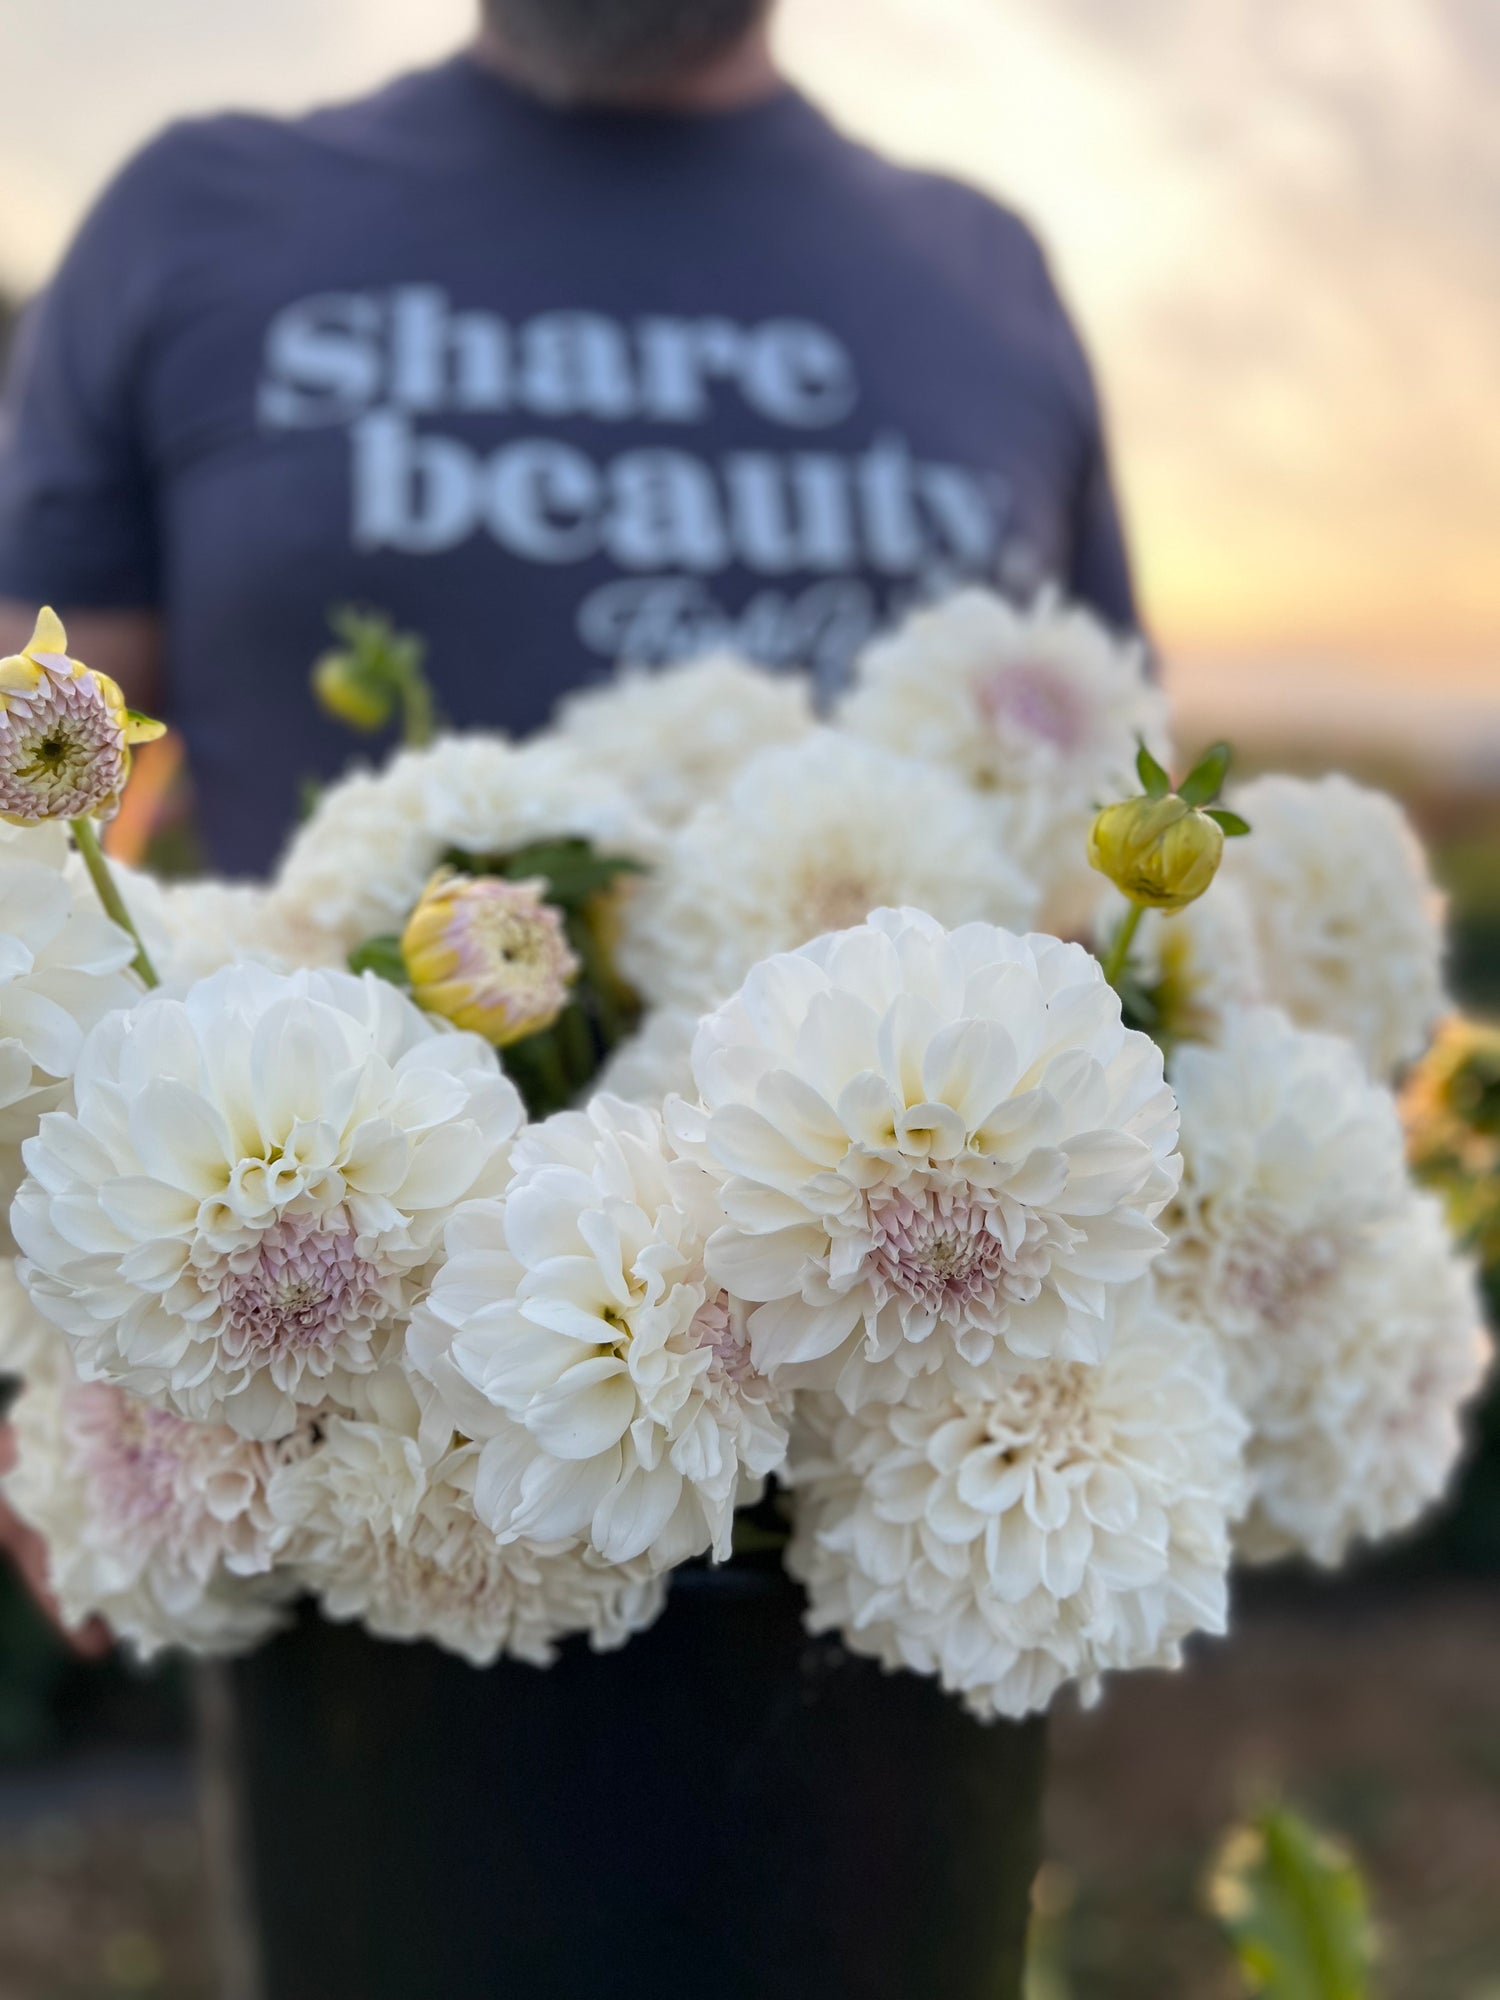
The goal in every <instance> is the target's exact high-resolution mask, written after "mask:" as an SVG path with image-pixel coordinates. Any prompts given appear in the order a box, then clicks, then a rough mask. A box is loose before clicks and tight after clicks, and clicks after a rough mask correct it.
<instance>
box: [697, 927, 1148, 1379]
mask: <svg viewBox="0 0 1500 2000" xmlns="http://www.w3.org/2000/svg"><path fill="white" fill-rule="evenodd" d="M693 1066H694V1071H695V1074H696V1077H697V1083H698V1089H699V1092H700V1093H701V1100H702V1101H701V1104H700V1105H698V1106H696V1107H689V1106H687V1105H685V1104H682V1105H679V1106H677V1107H675V1108H674V1109H673V1110H672V1111H671V1114H670V1115H671V1118H672V1121H673V1123H674V1126H675V1127H676V1129H677V1130H678V1132H679V1134H680V1136H681V1139H682V1142H683V1143H684V1144H686V1145H688V1146H690V1147H692V1148H693V1149H694V1150H695V1151H696V1153H697V1154H698V1156H699V1157H701V1158H703V1159H704V1160H705V1161H708V1162H711V1163H712V1166H713V1168H714V1170H715V1171H716V1172H717V1173H718V1174H719V1175H720V1176H721V1177H722V1180H723V1190H722V1195H721V1200H722V1202H723V1207H724V1213H725V1221H724V1224H723V1226H722V1227H721V1228H720V1229H718V1230H717V1231H716V1232H715V1233H714V1235H713V1237H712V1238H711V1239H710V1242H709V1245H708V1252H707V1268H708V1271H709V1274H710V1276H711V1277H712V1278H713V1279H715V1280H716V1281H717V1282H718V1283H719V1284H720V1285H722V1286H723V1287H724V1288H725V1290H726V1291H727V1292H729V1293H730V1294H731V1295H732V1296H734V1297H736V1298H740V1299H744V1300H748V1301H751V1302H753V1303H754V1305H755V1310H754V1311H753V1313H752V1314H751V1315H750V1319H749V1335H750V1343H751V1352H752V1355H753V1358H754V1362H755V1365H756V1367H757V1368H758V1369H760V1370H761V1372H762V1373H763V1374H766V1375H768V1376H770V1377H772V1379H777V1380H779V1379H781V1377H782V1371H784V1370H786V1369H788V1368H790V1369H792V1370H793V1371H795V1372H794V1374H793V1376H792V1378H791V1379H792V1380H794V1381H796V1382H797V1383H799V1384H801V1383H804V1382H805V1383H807V1384H809V1385H810V1386H814V1387H832V1386H836V1387H837V1389H838V1392H839V1394H840V1395H841V1396H842V1397H843V1398H844V1399H845V1401H846V1402H847V1403H848V1404H849V1406H850V1407H851V1408H857V1407H859V1406H860V1405H862V1404H863V1403H864V1402H866V1401H868V1400H871V1399H875V1400H892V1401H899V1400H902V1399H903V1398H904V1397H906V1396H907V1394H908V1393H909V1390H910V1387H911V1382H912V1378H913V1377H918V1376H931V1375H934V1374H937V1373H939V1372H941V1373H942V1374H944V1375H945V1376H946V1377H948V1378H949V1379H950V1380H952V1381H956V1382H959V1383H961V1384H964V1385H967V1386H968V1387H971V1388H974V1389H976V1390H981V1391H982V1390H984V1389H985V1388H987V1387H991V1386H993V1384H994V1382H995V1381H996V1380H998V1379H1000V1378H1001V1377H1002V1376H1003V1375H1004V1374H1006V1373H1007V1372H1010V1371H1013V1370H1014V1369H1015V1368H1016V1367H1017V1366H1018V1365H1022V1364H1035V1363H1039V1362H1046V1361H1054V1360H1062V1361H1077V1362H1083V1363H1088V1364H1094V1363H1097V1362H1098V1361H1099V1360H1100V1359H1101V1358H1102V1356H1103V1354H1104V1352H1105V1351H1106V1349H1107V1346H1108V1343H1109V1337H1110V1326H1111V1314H1112V1302H1113V1298H1114V1295H1115V1293H1116V1292H1117V1290H1118V1288H1119V1287H1121V1286H1122V1285H1125V1284H1128V1283H1130V1282H1131V1281H1132V1280H1134V1279H1136V1278H1138V1277H1140V1276H1141V1275H1142V1274H1143V1273H1144V1272H1145V1270H1146V1269H1147V1268H1148V1267H1149V1265H1150V1263H1151V1261H1152V1259H1153V1258H1154V1257H1155V1256H1156V1254H1157V1252H1158V1251H1159V1250H1160V1249H1161V1248H1162V1246H1163V1244H1164V1242H1165V1238H1164V1237H1163V1235H1162V1234H1161V1232H1160V1230H1159V1229H1158V1228H1157V1227H1156V1223H1155V1218H1156V1216H1157V1215H1158V1214H1159V1213H1160V1211H1161V1209H1162V1208H1163V1206H1164V1205H1165V1203H1166V1202H1167V1201H1168V1199H1169V1198H1170V1196H1171V1195H1172V1193H1173V1192H1174V1190H1175V1188H1176V1186H1177V1178H1178V1174H1179V1171H1180V1162H1179V1161H1178V1159H1177V1157H1176V1154H1175V1151H1174V1148H1175V1144H1176V1134H1177V1110H1176V1105H1175V1103H1174V1101H1173V1098H1172V1093H1171V1091H1170V1090H1169V1089H1168V1088H1167V1086H1166V1083H1165V1081H1164V1079H1163V1075H1162V1059H1161V1055H1160V1052H1159V1051H1158V1050H1157V1049H1156V1048H1155V1046H1154V1045H1153V1044H1152V1043H1151V1042H1149V1041H1148V1040H1147V1039H1146V1037H1145V1036H1143V1035H1139V1034H1135V1033H1132V1032H1131V1031H1129V1030H1127V1029H1126V1028H1125V1026H1124V1025H1123V1023H1122V1021H1121V1017H1120V1005H1119V1001H1118V999H1117V997H1116V996H1115V994H1114V993H1112V992H1111V990H1110V989H1109V987H1108V986H1107V985H1106V984H1105V982H1104V979H1103V976H1102V974H1101V972H1100V969H1099V965H1098V963H1097V961H1096V960H1094V959H1093V958H1091V957H1090V956H1089V955H1088V953H1086V952H1084V951H1082V950H1081V949H1079V948H1078V947H1077V946H1073V945H1064V944H1060V943H1058V942H1057V940H1056V939H1054V938H1042V937H1033V938H1017V937H1013V936H1011V935H1010V934H1009V933H1008V932H1005V931H1000V930H995V929H993V928H992V927H990V926H988V925H984V924H971V925H969V926H967V927H966V928H965V929H963V930H959V931H954V932H952V933H951V934H950V933H948V932H945V931H944V930H943V929H942V927H941V925H939V924H937V923H935V922H934V921H933V919H932V918H930V917H928V916H925V915H923V914H922V913H920V912H917V911H911V910H904V911H895V910H881V911H877V912H876V914H875V915H874V916H873V917H872V918H871V920H870V922H869V923H868V924H865V925H862V926H860V927H859V928H858V929H856V930H851V931H845V932H842V933H840V934H838V935H835V936H831V937H825V938H821V939H819V940H818V941H817V942H816V943H815V944H812V945H808V946H807V947H805V948H804V949H803V950H801V951H798V952H793V953H790V954H788V955H787V956H785V957H782V958H777V959H772V960H770V961H768V962H767V963H766V964H764V965H762V966H760V967H758V968H757V969H756V971H755V972H753V973H752V974H751V976H750V978H749V980H748V981H747V982H746V984H745V987H744V990H743V991H742V993H740V994H739V995H738V996H737V997H736V998H735V999H734V1000H732V1001H730V1002H729V1004H728V1005H727V1006H725V1007H722V1008H721V1009H720V1010H719V1011H718V1013H717V1014H714V1015H711V1016H710V1017H709V1018H708V1019H707V1020H706V1021H705V1022H704V1024H703V1026H702V1028H701V1029H700V1031H699V1035H698V1039H697V1042H696V1045H695V1048H694V1055H693Z"/></svg>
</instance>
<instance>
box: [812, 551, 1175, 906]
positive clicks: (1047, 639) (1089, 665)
mask: <svg viewBox="0 0 1500 2000" xmlns="http://www.w3.org/2000/svg"><path fill="white" fill-rule="evenodd" d="M838 720H839V723H840V725H841V727H843V728H845V729H847V730H849V731H851V732H852V733H853V734H855V735H857V736H863V737H865V738H867V739H870V740H872V741H874V742H877V743H881V744H884V745H885V746H886V748H887V749H890V750H897V751H900V752H901V754H902V755H903V756H909V757H920V758H923V759H925V760H927V761H929V762H931V763H933V764H936V765H938V766H940V767H942V768H943V769H945V770H946V771H948V772H949V773H950V774H951V775H952V776H953V777H956V778H957V779H958V780H959V781H960V783H962V784H963V785H965V786H966V787H968V788H969V789H971V790H972V791H974V792H976V793H978V794H979V796H980V797H981V798H982V799H983V800H984V801H985V802H986V803H987V805H988V807H989V809H990V811H991V812H992V814H993V815H994V817H995V821H996V825H997V827H998V828H999V829H1000V831H1001V835H1002V838H1003V841H1004V844H1005V848H1006V852H1007V854H1008V856H1009V858H1010V861H1011V864H1012V866H1014V867H1016V868H1017V869H1019V870H1020V871H1021V872H1022V873H1024V874H1025V875H1027V876H1029V877H1030V878H1031V879H1032V880H1033V881H1034V882H1035V883H1036V885H1037V887H1038V888H1039V889H1040V891H1041V893H1042V896H1043V899H1044V901H1043V907H1044V909H1045V911H1046V918H1047V921H1046V928H1048V929H1053V930H1060V929H1062V928H1063V927H1064V926H1065V925H1070V926H1071V925H1076V924H1078V923H1079V922H1081V921H1083V920H1085V919H1086V917H1087V916H1088V914H1089V913H1090V911H1091V910H1093V909H1094V908H1095V907H1097V905H1098V903H1099V901H1100V898H1101V895H1102V893H1103V891H1102V885H1101V884H1099V883H1098V882H1090V880H1089V876H1088V868H1087V864H1086V862H1085V860H1084V843H1085V841H1086V839H1087V835H1088V829H1089V825H1090V823H1091V822H1092V820H1093V818H1094V815H1095V813H1096V812H1097V811H1098V809H1099V807H1100V806H1101V805H1103V804H1106V803H1107V802H1108V801H1109V800H1111V799H1116V798H1124V797H1128V796H1129V795H1130V794H1132V793H1133V792H1135V791H1136V790H1137V785H1136V780H1135V757H1136V751H1137V748H1138V747H1139V743H1140V740H1141V739H1142V738H1143V737H1144V738H1145V740H1146V741H1147V743H1148V744H1149V745H1150V747H1151V749H1152V750H1153V752H1155V753H1156V754H1157V755H1159V756H1161V757H1163V758H1165V756H1166V754H1167V751H1168V747H1169V745H1168V726H1167V703H1166V698H1165V696H1164V695H1163V694H1162V692H1161V690H1160V688H1158V687H1155V686H1153V684H1152V681H1151V676H1150V672H1149V663H1148V659H1147V655H1146V651H1145V648H1144V647H1143V646H1141V645H1140V644H1139V643H1138V642H1135V641H1125V640H1121V639H1118V638H1116V637H1115V635H1114V634H1112V633H1111V632H1110V631H1109V630H1108V629H1107V628H1106V627H1105V626H1103V625H1102V624H1100V623H1099V621H1098V620H1097V619H1096V618H1094V617H1092V616H1091V615H1090V614H1089V613H1088V612H1085V611H1082V610H1080V609H1078V608H1076V607H1074V606H1070V605H1066V604H1063V603H1061V602H1059V601H1058V600H1057V599H1056V598H1055V597H1043V598H1042V599H1040V600H1039V601H1038V602H1037V603H1036V604H1035V605H1033V606H1032V607H1030V608H1029V609H1027V610H1021V609H1018V608H1017V607H1016V606H1014V605H1011V604H1009V603H1007V602H1006V601H1005V600H1004V599H1003V598H1001V597H997V596H995V595H993V594H992V593H990V592H987V591H983V590H963V591H959V592H958V593H957V594H956V595H954V596H952V597H950V598H948V599H947V600H945V601H944V602H943V603H940V604H937V605H932V606H928V607H926V608H924V609H922V610H920V611H918V612H917V613H915V615H914V616H913V617H911V618H910V619H909V620H908V621H907V623H906V624H905V625H904V626H902V627H901V629H900V630H899V631H897V632H895V633H893V634H891V635H890V636H889V637H888V638H884V639H881V640H880V641H878V642H877V643H876V644H875V645H874V646H872V647H871V648H870V649H869V651H868V652H867V653H866V654H865V655H864V656H863V658H862V659H861V660H860V661H859V663H858V666H857V668H856V673H855V682H854V686H853V687H852V689H851V690H850V692H849V694H848V695H847V696H846V698H845V700H844V702H843V704H842V705H841V707H840V709H839V714H838Z"/></svg>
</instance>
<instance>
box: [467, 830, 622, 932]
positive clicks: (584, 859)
mask: <svg viewBox="0 0 1500 2000" xmlns="http://www.w3.org/2000/svg"><path fill="white" fill-rule="evenodd" d="M443 860H444V862H445V863H446V865H447V866H448V867H450V868H456V869H458V870H459V871H460V873H462V874H465V875H499V876H501V877H503V878H504V880H505V881H507V882H533V881H542V882H545V883H546V884H547V901H548V902H549V903H554V904H556V906H557V907H558V908H559V909H560V910H565V911H567V912H568V914H569V915H574V914H577V913H578V912H580V911H581V910H582V909H583V907H584V905H585V904H586V903H589V902H591V901H592V900H593V898H594V897H595V896H598V895H602V894H603V892H604V891H605V890H606V889H612V888H613V887H614V885H615V883H616V882H618V881H619V880H620V878H621V877H622V876H624V875H642V874H644V873H645V872H646V871H645V867H644V865H643V863H641V862H639V861H632V860H629V859H628V858H626V857H625V856H623V855H618V854H599V853H596V851H595V850H594V848H593V847H592V846H591V845H590V843H589V842H588V841H586V840H543V841H537V842H534V843H533V844H532V845H531V846H530V847H519V848H517V849H516V850H515V852H514V853H512V854H468V853H465V852H464V851H463V850H462V849H460V848H452V849H450V850H449V852H448V853H447V854H445V855H444V856H443Z"/></svg>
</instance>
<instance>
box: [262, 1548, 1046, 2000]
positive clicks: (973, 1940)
mask: <svg viewBox="0 0 1500 2000" xmlns="http://www.w3.org/2000/svg"><path fill="white" fill-rule="evenodd" d="M801 1610H802V1599H801V1594H800V1592H799V1591H798V1590H797V1588H796V1586H795V1585H793V1584H792V1583H791V1582H790V1581H789V1580H788V1579H786V1578H785V1577H784V1576H783V1575H782V1574H781V1572H780V1571H779V1570H777V1571H772V1570H761V1569H758V1568H756V1567H754V1566H748V1567H747V1566H742V1565H739V1564H736V1565H735V1566H734V1567H733V1568H731V1569H728V1570H724V1571H718V1572H713V1573H709V1572H700V1571H690V1572H685V1573H683V1574H681V1575H680V1576H679V1577H678V1578H677V1580H676V1582H675V1584H674V1588H673V1591H672V1597H671V1601H670V1604H669V1606H668V1609H667V1612H666V1614H665V1616H664V1617H663V1618H662V1620H661V1621H660V1623H659V1624H658V1625H657V1626H656V1627H655V1629H654V1630H652V1631H651V1632H648V1633H646V1634H645V1635H643V1636H642V1637H640V1638H637V1639H635V1640H634V1641H632V1643H631V1644H630V1645H629V1646H628V1647H626V1649H625V1650H624V1651H623V1652H621V1653H616V1654H610V1655H606V1656H603V1657H600V1656H597V1655H595V1654H592V1653H590V1652H588V1651H587V1650H586V1649H585V1648H584V1647H583V1646H582V1645H572V1646H570V1647H569V1648H568V1649H567V1650H566V1651H565V1653H564V1655H563V1658H562V1660H561V1661H560V1663H559V1664H558V1665H557V1666H556V1667H555V1668H553V1669H552V1670H551V1671H550V1672H547V1673H539V1672H537V1671H535V1670H534V1669H531V1668H528V1667H524V1666H517V1665H512V1664H509V1663H507V1664H503V1665H501V1666H500V1667H497V1668H495V1669H493V1670H492V1671H490V1672H487V1673H477V1672H475V1671H473V1670H472V1669H471V1668H469V1667H467V1666H465V1665H464V1664H463V1663H462V1662H461V1661H458V1660H455V1659H452V1658H450V1657H449V1656H447V1655H445V1654H443V1653H441V1652H438V1651H437V1650H435V1649H434V1648H432V1647H429V1646H414V1647H402V1646H394V1645H383V1644H380V1643H378V1642H376V1641H374V1640H372V1639H369V1638H367V1637H365V1636H364V1635H363V1634H361V1633H360V1632H359V1631H357V1630H353V1629H349V1628H340V1627H335V1626H330V1625H325V1624H323V1623H322V1622H320V1621H319V1620H317V1619H315V1618H313V1617H310V1616H309V1617H308V1618H307V1619H305V1620H304V1621H303V1622H302V1623H301V1624H299V1626H298V1627H297V1629H296V1630H295V1631H293V1632H291V1633H289V1634H288V1635H287V1636H286V1637H284V1638H282V1639H280V1640H278V1641H277V1642H276V1643H275V1644H273V1645H272V1646H270V1647H268V1648H267V1649H266V1650H265V1651H263V1652H261V1653H259V1654H257V1655H255V1656H253V1657H252V1658H250V1659H248V1660H246V1661H243V1662H241V1663H240V1664H238V1665H237V1666H235V1667H234V1668H233V1669H232V1670H231V1675H230V1688H231V1711H230V1713H231V1718H232V1723H231V1734H230V1742H229V1744H228V1746H226V1747H227V1748H228V1749H229V1751H230V1761H231V1763H232V1767H233V1771H234V1778H233V1784H234V1797H235V1800H236V1806H235V1812H236V1818H237V1821H238V1828H237V1832H238V1842H237V1844H238V1847H239V1851H240V1853H241V1856H242V1858H243V1863H244V1866H245V1868H246V1870H247V1875H246V1881H245V1884H244V1887H245V1891H246V1896H247V1900H248V1914H249V1917H250V1920H251V1923H252V1926H253V1928H254V1930H255V1932H256V1933H257V1936H258V1950H259V1958H260V1961H261V1965H260V1984H261V1987H262V1989H263V1993H264V2000H635V1997H636V1996H640V2000H1019V1996H1020V1993H1021V1984H1022V1973H1023V1960H1024V1952H1025V1934H1026V1923H1027V1913H1028V1905H1029V1898H1030V1890H1031V1883H1032V1877H1033V1874H1034V1872H1035V1869H1036V1865H1037V1858H1038V1843H1039V1821H1040V1802H1041V1789H1042V1775H1043V1763H1044V1741H1045V1739H1044V1730H1043V1727H1042V1725H1041V1724H1039V1723H1032V1724H1026V1725H1024V1726H1017V1725H1013V1724H1006V1723H999V1724H995V1725H990V1726H985V1725H981V1724H979V1723H976V1722H974V1721H973V1720H971V1719H970V1718H969V1717H968V1716H967V1715H965V1713H964V1712H963V1710H962V1709H961V1708H960V1707H959V1706H958V1704H957V1703H956V1702H954V1701H951V1700H950V1699H948V1698H947V1697H945V1696H944V1695H943V1694H941V1693H940V1692H939V1691H938V1689H937V1688H936V1687H935V1686H933V1685H932V1684H931V1683H930V1682H927V1681H923V1680H918V1679H916V1678H914V1677H913V1676H911V1675H907V1674H885V1673H882V1672H881V1670H880V1669H879V1668H878V1667H876V1666H874V1665H872V1664H870V1663H869V1662H867V1661H862V1660H855V1659H852V1658H851V1657H850V1656H849V1655H848V1654H847V1653H846V1652H845V1651H844V1650H843V1649H842V1648H841V1647H840V1646H839V1645H837V1644H836V1643H834V1642H832V1641H828V1640H813V1639H809V1638H808V1636H807V1635H806V1633H805V1632H804V1631H803V1629H802V1626H801V1622H800V1620H801Z"/></svg>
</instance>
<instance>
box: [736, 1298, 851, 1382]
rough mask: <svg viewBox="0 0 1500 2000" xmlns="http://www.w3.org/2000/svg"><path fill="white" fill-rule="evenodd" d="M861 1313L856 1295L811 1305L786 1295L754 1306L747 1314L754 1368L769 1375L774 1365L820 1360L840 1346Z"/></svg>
mask: <svg viewBox="0 0 1500 2000" xmlns="http://www.w3.org/2000/svg"><path fill="white" fill-rule="evenodd" d="M862 1317H863V1307H862V1305H861V1302H860V1301H859V1300H858V1299H857V1298H852V1299H835V1300H834V1301H832V1302H831V1303H830V1304H828V1305H825V1306H821V1307H816V1308H812V1309H809V1308H808V1307H806V1306H804V1305H802V1304H801V1302H800V1301H798V1300H793V1299H787V1298H779V1299H775V1300H773V1301H771V1302H769V1303H767V1304H765V1305H761V1306H757V1308H756V1309H755V1311H754V1312H753V1313H752V1314H751V1315H750V1351H751V1354H752V1355H753V1357H754V1360H755V1366H756V1369H757V1370H758V1372H759V1373H760V1374H762V1375H768V1376H769V1375H774V1373H775V1372H776V1370H777V1369H778V1368H785V1367H789V1366H791V1365H793V1364H799V1363H803V1362H809V1361H820V1360H822V1359H823V1357H824V1356H825V1355H829V1354H833V1353H835V1352H836V1351H837V1350H838V1349H839V1348H840V1347H842V1346H843V1344H844V1342H845V1341H846V1340H847V1339H848V1338H849V1335H850V1334H851V1333H852V1332H853V1331H854V1329H855V1327H856V1326H857V1325H858V1324H859V1322H860V1320H861V1318H862Z"/></svg>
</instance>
